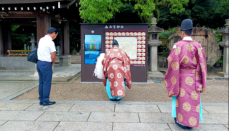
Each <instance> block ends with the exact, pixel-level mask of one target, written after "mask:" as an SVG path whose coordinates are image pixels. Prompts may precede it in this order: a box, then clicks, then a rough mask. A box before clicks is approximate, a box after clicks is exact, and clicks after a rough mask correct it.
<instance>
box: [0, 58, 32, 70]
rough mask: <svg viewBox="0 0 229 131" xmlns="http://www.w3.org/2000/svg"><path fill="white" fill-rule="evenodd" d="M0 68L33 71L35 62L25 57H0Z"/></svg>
mask: <svg viewBox="0 0 229 131" xmlns="http://www.w3.org/2000/svg"><path fill="white" fill-rule="evenodd" d="M0 70H26V71H35V64H34V63H32V62H28V61H27V57H0Z"/></svg>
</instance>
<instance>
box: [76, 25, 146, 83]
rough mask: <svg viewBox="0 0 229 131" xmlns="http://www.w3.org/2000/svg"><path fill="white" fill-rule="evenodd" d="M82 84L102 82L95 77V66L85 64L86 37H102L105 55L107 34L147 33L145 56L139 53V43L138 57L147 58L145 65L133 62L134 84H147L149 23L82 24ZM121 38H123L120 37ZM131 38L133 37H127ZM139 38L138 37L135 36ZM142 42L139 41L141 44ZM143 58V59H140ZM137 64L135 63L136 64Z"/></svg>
mask: <svg viewBox="0 0 229 131" xmlns="http://www.w3.org/2000/svg"><path fill="white" fill-rule="evenodd" d="M80 28H81V82H102V80H101V79H97V78H96V77H95V76H93V73H94V69H95V64H85V41H84V40H85V35H101V53H105V49H107V48H108V47H106V43H105V42H106V40H105V38H106V35H105V33H106V32H133V33H134V32H145V36H144V38H143V37H142V38H143V39H144V40H145V45H144V47H145V48H144V50H145V52H144V54H142V53H139V52H138V51H139V47H140V46H139V45H141V43H140V44H139V43H137V53H138V54H137V55H139V54H140V55H141V54H142V55H144V56H145V58H144V59H145V63H144V64H142V63H141V62H140V63H139V61H143V60H142V59H143V58H142V59H140V60H139V61H138V60H136V61H131V63H132V64H131V66H130V70H131V77H132V82H143V83H144V82H147V69H148V24H147V23H139V24H133V23H108V24H87V23H81V27H80ZM120 37H121V36H120ZM126 37H131V36H126ZM134 37H137V36H134ZM139 41H140V40H137V42H139ZM140 58H141V57H140ZM134 62H135V63H134Z"/></svg>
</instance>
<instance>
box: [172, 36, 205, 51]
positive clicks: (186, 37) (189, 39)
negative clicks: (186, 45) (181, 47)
mask: <svg viewBox="0 0 229 131" xmlns="http://www.w3.org/2000/svg"><path fill="white" fill-rule="evenodd" d="M183 40H188V41H193V40H192V37H190V36H185V37H184V38H183ZM175 48H177V46H176V45H173V49H175ZM201 49H202V47H201Z"/></svg>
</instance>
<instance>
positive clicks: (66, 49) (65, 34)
mask: <svg viewBox="0 0 229 131" xmlns="http://www.w3.org/2000/svg"><path fill="white" fill-rule="evenodd" d="M61 33H62V34H63V35H62V37H63V38H62V40H63V42H64V45H63V46H64V55H69V54H70V45H69V39H70V37H69V23H68V22H62V29H61Z"/></svg>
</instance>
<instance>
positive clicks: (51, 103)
mask: <svg viewBox="0 0 229 131" xmlns="http://www.w3.org/2000/svg"><path fill="white" fill-rule="evenodd" d="M53 104H56V102H55V101H49V102H40V105H43V106H49V105H53Z"/></svg>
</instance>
